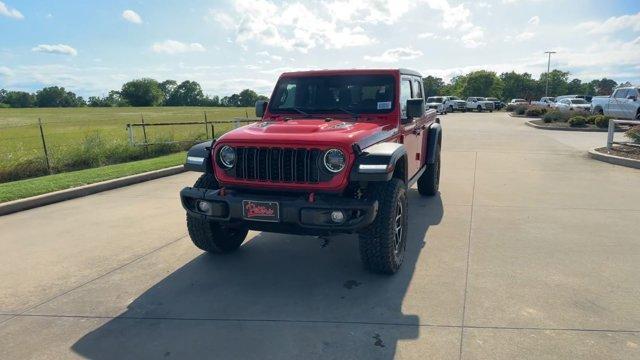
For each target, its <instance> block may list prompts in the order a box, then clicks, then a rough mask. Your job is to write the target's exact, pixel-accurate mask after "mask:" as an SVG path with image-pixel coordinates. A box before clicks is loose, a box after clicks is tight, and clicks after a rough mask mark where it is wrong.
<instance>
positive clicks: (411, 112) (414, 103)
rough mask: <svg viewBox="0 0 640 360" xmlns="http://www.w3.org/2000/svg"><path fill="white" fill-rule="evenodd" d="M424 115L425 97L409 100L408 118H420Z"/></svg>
mask: <svg viewBox="0 0 640 360" xmlns="http://www.w3.org/2000/svg"><path fill="white" fill-rule="evenodd" d="M422 116H424V99H409V100H407V118H408V119H411V118H416V117H417V118H419V117H422Z"/></svg>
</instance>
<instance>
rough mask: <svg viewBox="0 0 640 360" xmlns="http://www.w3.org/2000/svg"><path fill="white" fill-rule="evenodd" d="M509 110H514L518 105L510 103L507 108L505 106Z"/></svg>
mask: <svg viewBox="0 0 640 360" xmlns="http://www.w3.org/2000/svg"><path fill="white" fill-rule="evenodd" d="M504 109H505V110H506V111H507V112H513V111H514V110H515V109H516V106H515V105H513V104H508V105H507V106H506V107H505V108H504Z"/></svg>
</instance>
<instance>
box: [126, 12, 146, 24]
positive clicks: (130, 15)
mask: <svg viewBox="0 0 640 360" xmlns="http://www.w3.org/2000/svg"><path fill="white" fill-rule="evenodd" d="M122 18H123V19H125V20H127V21H128V22H130V23H133V24H142V18H141V17H140V15H138V13H137V12H135V11H133V10H125V11H123V12H122Z"/></svg>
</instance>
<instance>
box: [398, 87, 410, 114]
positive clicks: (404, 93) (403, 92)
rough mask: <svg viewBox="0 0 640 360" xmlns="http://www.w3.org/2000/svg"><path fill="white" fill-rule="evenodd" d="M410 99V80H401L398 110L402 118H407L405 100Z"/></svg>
mask: <svg viewBox="0 0 640 360" xmlns="http://www.w3.org/2000/svg"><path fill="white" fill-rule="evenodd" d="M409 99H411V80H409V79H402V81H401V82H400V109H401V110H402V118H406V117H407V100H409Z"/></svg>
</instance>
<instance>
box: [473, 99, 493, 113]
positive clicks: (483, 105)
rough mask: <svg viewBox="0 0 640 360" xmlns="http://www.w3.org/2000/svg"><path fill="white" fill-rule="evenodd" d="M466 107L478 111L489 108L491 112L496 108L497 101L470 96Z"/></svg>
mask: <svg viewBox="0 0 640 360" xmlns="http://www.w3.org/2000/svg"><path fill="white" fill-rule="evenodd" d="M466 109H467V111H473V110H477V111H478V112H483V111H485V110H487V111H489V112H493V109H495V103H494V102H493V101H488V100H486V99H485V98H483V97H476V96H473V97H468V98H467V106H466Z"/></svg>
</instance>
